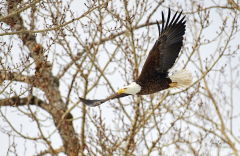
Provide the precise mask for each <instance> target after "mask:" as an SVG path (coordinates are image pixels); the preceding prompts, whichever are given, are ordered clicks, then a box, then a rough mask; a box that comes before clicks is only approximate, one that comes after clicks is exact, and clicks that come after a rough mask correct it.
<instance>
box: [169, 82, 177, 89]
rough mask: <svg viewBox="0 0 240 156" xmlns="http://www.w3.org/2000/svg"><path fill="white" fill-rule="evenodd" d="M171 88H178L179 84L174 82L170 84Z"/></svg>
mask: <svg viewBox="0 0 240 156" xmlns="http://www.w3.org/2000/svg"><path fill="white" fill-rule="evenodd" d="M169 86H170V87H169V88H173V87H176V86H177V82H172V83H170V84H169Z"/></svg>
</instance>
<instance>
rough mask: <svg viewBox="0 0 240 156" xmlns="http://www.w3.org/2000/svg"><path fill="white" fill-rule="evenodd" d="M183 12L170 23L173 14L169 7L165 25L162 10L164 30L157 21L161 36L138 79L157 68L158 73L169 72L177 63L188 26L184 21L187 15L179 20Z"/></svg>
mask: <svg viewBox="0 0 240 156" xmlns="http://www.w3.org/2000/svg"><path fill="white" fill-rule="evenodd" d="M181 14H182V12H181V13H180V14H179V15H178V17H177V18H176V15H177V12H176V13H175V15H174V17H173V18H172V20H171V22H170V24H169V19H170V15H171V11H170V8H169V10H168V18H167V23H166V25H165V21H164V14H163V12H162V30H160V26H159V23H158V22H157V25H158V31H159V38H158V40H157V41H156V43H155V44H154V46H153V48H152V49H151V51H150V52H149V55H148V57H147V60H146V62H145V64H144V66H143V69H142V72H141V74H140V76H139V78H138V79H141V78H144V77H146V76H148V75H149V74H152V73H153V72H155V71H156V70H157V72H158V73H167V71H168V70H169V69H170V68H171V67H172V66H173V64H174V63H175V60H176V59H177V57H178V54H179V52H180V50H181V47H182V45H183V42H182V41H183V35H184V34H185V27H186V26H185V23H186V21H183V20H184V18H185V16H184V17H183V18H182V19H181V20H180V21H179V22H178V20H179V19H180V16H181ZM175 18H176V20H175ZM164 25H165V27H164Z"/></svg>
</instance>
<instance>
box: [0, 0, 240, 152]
mask: <svg viewBox="0 0 240 156" xmlns="http://www.w3.org/2000/svg"><path fill="white" fill-rule="evenodd" d="M209 2H210V1H209ZM83 3H84V1H81V2H80V1H79V2H74V3H72V5H71V10H72V11H73V12H75V17H78V16H79V15H81V14H83V13H84V11H86V10H87V9H86V7H85V5H83ZM164 5H166V3H164ZM205 5H207V6H208V5H211V4H210V3H209V4H205ZM160 9H164V8H163V7H160ZM160 9H159V10H158V11H157V12H156V13H155V14H154V15H153V16H152V18H151V21H155V20H156V19H158V20H160V19H161V16H160V13H161V11H164V12H165V13H166V14H167V9H164V10H160ZM185 11H186V10H183V13H184V12H185ZM172 15H173V13H172ZM210 17H211V20H212V24H211V29H207V31H206V32H204V37H205V38H209V39H211V38H212V36H215V34H216V29H219V28H218V27H219V25H221V24H219V23H221V22H222V20H221V19H220V17H219V15H218V14H217V13H216V12H214V11H211V15H210ZM84 20H85V19H81V21H82V22H84ZM67 21H68V20H67ZM143 21H145V20H143ZM230 21H231V20H229V22H230ZM140 24H141V23H140ZM216 25H217V28H216ZM152 28H153V29H154V30H155V32H157V27H156V26H152ZM188 28H189V25H187V30H186V31H188ZM79 31H81V30H79ZM139 31H143V30H139ZM153 32H154V31H152V32H151V34H153ZM83 35H85V34H83ZM153 35H154V34H153ZM39 36H40V35H39ZM155 36H156V38H157V36H158V34H156V35H155ZM86 37H87V36H86ZM7 38H8V37H7ZM39 40H40V37H38V38H37V41H39ZM239 41H240V35H239V36H238V37H236V38H235V39H234V41H232V45H233V46H234V44H235V45H237V44H239ZM152 44H153V43H152ZM216 44H217V43H216ZM212 45H213V44H211V46H212ZM109 48H111V47H109ZM215 48H216V46H214V47H210V46H203V47H202V48H201V49H200V50H201V57H202V59H204V58H206V57H209V52H212V51H214V50H215ZM57 50H58V49H57ZM12 51H19V49H18V46H17V45H14V47H13V50H12ZM118 55H120V54H118ZM101 58H102V60H100V62H102V63H103V65H104V64H105V60H104V57H101ZM16 59H17V58H16ZM181 59H183V60H184V59H186V57H185V58H184V57H182V58H181ZM49 61H52V58H51V56H49ZM239 61H240V58H239V55H238V57H236V58H235V59H233V60H232V64H233V65H236V64H237V63H238V62H239ZM225 62H226V60H224V59H221V60H220V62H219V63H218V64H217V65H216V66H215V67H214V68H215V69H219V68H220V67H221V66H223V65H224V63H225ZM186 68H187V69H189V70H190V71H191V72H192V73H194V70H195V68H193V67H191V66H187V67H186ZM179 69H180V68H179ZM226 69H227V70H228V69H229V67H228V66H227V67H226ZM58 70H59V69H56V70H55V69H53V73H55V74H56V73H57V72H54V71H58ZM211 74H212V73H211ZM193 75H194V74H193ZM118 76H119V72H118V71H116V73H115V74H114V75H113V76H111V77H110V80H111V82H112V84H113V87H114V88H115V90H118V89H119V88H121V87H122V86H124V85H126V84H125V82H123V81H122V79H121V78H119V77H118ZM195 79H196V78H195ZM101 82H104V81H103V80H102V81H101ZM101 82H100V83H101ZM60 83H61V82H60ZM60 90H61V93H62V95H64V96H65V95H66V93H67V92H66V91H67V89H66V86H63V84H62V85H61V88H60ZM226 92H229V93H230V91H229V89H228V88H226ZM239 93H240V92H239V90H235V91H234V92H233V98H234V101H233V102H234V106H235V108H234V114H238V113H240V104H239V103H240V102H239V101H240V97H239V95H240V94H239ZM79 95H82V93H81V92H80V93H79ZM108 95H109V93H108V92H107V89H106V87H105V86H99V87H98V89H97V90H96V92H95V90H93V91H91V92H90V94H88V96H87V98H96V99H98V98H102V97H106V96H108ZM228 95H229V94H228ZM0 97H1V96H0ZM73 98H76V100H74V101H77V97H73ZM125 100H127V98H126V99H125ZM70 106H71V105H70ZM108 106H109V103H108V102H106V103H105V104H103V105H101V109H102V110H103V114H104V115H105V122H106V124H107V125H108V126H111V125H110V123H111V122H112V119H113V117H114V113H113V112H111V111H108V110H109V108H108ZM31 108H32V109H33V110H34V109H36V108H35V106H31ZM88 109H89V108H88ZM90 109H91V111H92V110H95V111H98V110H99V108H97V107H96V108H90ZM1 110H2V112H4V114H6V117H7V118H8V119H9V121H10V122H11V124H12V125H14V127H15V128H16V129H20V128H22V132H23V134H25V135H27V136H35V131H37V126H36V124H35V122H31V121H30V119H29V118H28V117H26V116H19V115H18V111H17V109H16V108H12V107H11V108H10V107H1ZM78 110H79V109H78ZM78 110H76V109H75V110H72V114H73V116H74V117H77V116H79V115H78V114H79V112H78ZM38 111H40V112H41V113H40V114H41V116H49V114H48V113H46V112H45V111H43V110H41V109H38ZM40 118H41V117H40ZM51 124H52V123H49V127H46V129H44V133H45V134H50V133H52V131H53V130H54V129H55V126H53V125H51ZM233 125H234V128H235V129H234V130H233V131H234V133H235V134H240V133H239V129H240V123H239V121H236V120H234V124H233ZM0 126H1V128H3V127H5V126H6V122H3V118H2V117H1V118H0ZM74 126H75V127H76V131H77V132H79V131H80V120H76V121H74ZM7 129H9V128H7ZM0 138H1V141H0V154H3V155H6V152H7V149H8V146H9V144H11V143H12V142H13V138H12V137H11V139H10V140H9V138H8V136H7V135H6V134H3V133H2V132H0ZM14 140H15V143H17V151H18V155H19V156H22V155H24V154H25V153H24V151H25V149H24V148H25V147H28V150H27V153H26V155H31V154H32V153H33V152H31V151H35V148H37V149H38V151H41V150H44V149H45V147H44V146H43V145H41V146H39V145H38V146H35V145H34V144H33V143H32V142H31V141H26V142H25V140H23V139H22V138H19V137H15V138H14ZM51 140H52V145H53V148H59V147H60V146H61V145H62V141H61V139H60V137H59V136H58V134H57V133H55V134H54V135H53V136H52V139H51ZM239 148H240V147H239ZM31 149H32V150H31ZM169 154H170V153H169ZM10 155H12V154H10ZM59 155H64V154H59Z"/></svg>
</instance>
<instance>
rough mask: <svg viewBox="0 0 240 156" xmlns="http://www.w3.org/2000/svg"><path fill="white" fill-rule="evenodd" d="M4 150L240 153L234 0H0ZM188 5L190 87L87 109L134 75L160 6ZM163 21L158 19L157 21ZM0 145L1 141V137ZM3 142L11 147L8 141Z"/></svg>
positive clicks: (182, 60) (183, 64)
mask: <svg viewBox="0 0 240 156" xmlns="http://www.w3.org/2000/svg"><path fill="white" fill-rule="evenodd" d="M0 5H1V7H0V8H1V9H0V11H1V15H0V22H1V32H0V36H1V38H0V55H1V56H0V57H1V58H0V66H1V67H0V83H1V87H0V88H1V89H0V98H1V100H0V123H1V124H0V130H1V131H0V134H1V135H0V136H4V138H6V139H4V140H3V141H2V139H1V142H4V144H5V145H4V146H3V145H1V147H4V148H2V149H0V151H1V153H4V154H5V155H38V156H40V155H62V154H63V155H64V154H65V155H69V156H75V155H129V156H130V155H203V156H205V155H236V156H237V155H239V154H240V150H239V149H240V139H239V137H240V133H239V128H240V126H239V122H238V121H239V119H240V116H239V113H240V111H239V110H240V109H239V108H240V106H239V101H240V98H239V95H240V94H239V93H240V78H239V70H240V68H239V60H240V55H239V48H240V44H239V43H240V42H239V40H240V30H239V23H238V21H239V20H240V2H239V1H238V0H228V1H224V2H222V1H220V0H218V1H217V0H211V1H207V0H205V1H204V0H202V1H193V0H185V1H178V0H170V1H164V0H158V1H157V0H153V1H145V0H138V1H127V0H123V1H116V0H105V1H102V0H101V1H100V0H99V1H94V0H93V1H92V0H87V1H86V2H85V3H83V2H79V1H73V0H71V1H58V0H56V1H52V0H45V1H41V0H32V1H22V0H5V1H1V3H0ZM169 7H170V8H171V10H172V12H176V11H181V10H183V14H184V15H186V20H187V30H186V35H185V39H184V46H183V47H182V51H181V53H180V55H179V58H178V60H177V61H176V63H175V65H174V67H173V68H172V69H171V71H170V73H174V72H176V71H177V70H181V69H182V68H187V69H189V70H191V72H192V75H193V77H194V83H193V84H192V85H191V86H190V87H188V88H186V89H184V90H173V91H171V92H169V91H163V92H159V93H156V94H153V95H146V96H138V97H137V96H129V97H126V98H122V99H115V100H112V101H110V102H107V103H105V104H103V105H101V106H100V107H96V108H89V107H87V106H85V105H84V104H82V103H81V102H80V101H79V99H78V97H83V98H90V99H93V98H97V99H98V98H99V99H101V98H102V99H103V98H105V97H106V96H107V95H109V94H111V93H115V92H116V91H117V89H119V88H120V87H122V86H124V85H126V84H129V83H131V82H132V81H134V79H135V78H136V77H137V76H138V74H139V73H140V71H141V68H142V66H143V63H144V62H145V59H146V57H147V54H148V51H149V50H150V48H151V47H152V46H153V44H154V43H155V40H156V39H157V37H158V33H156V32H157V26H156V22H155V21H156V20H160V19H161V11H163V12H164V13H167V10H168V8H169ZM160 22H161V21H160ZM1 144H2V143H1ZM6 144H7V146H6Z"/></svg>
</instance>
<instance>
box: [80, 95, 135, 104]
mask: <svg viewBox="0 0 240 156" xmlns="http://www.w3.org/2000/svg"><path fill="white" fill-rule="evenodd" d="M128 95H130V94H124V93H123V94H118V93H115V94H112V95H110V96H109V97H107V98H106V99H103V100H86V99H83V98H80V97H79V99H80V100H81V101H82V102H83V103H84V104H85V105H87V106H89V107H96V106H99V105H101V104H103V103H104V102H106V101H108V100H112V99H115V98H121V97H124V96H128Z"/></svg>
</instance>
